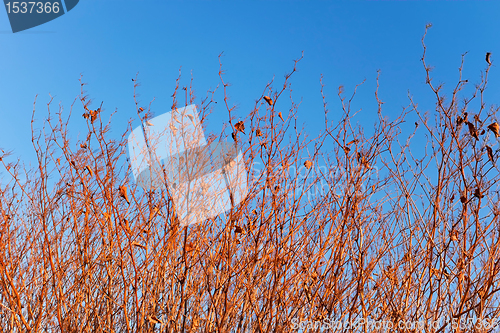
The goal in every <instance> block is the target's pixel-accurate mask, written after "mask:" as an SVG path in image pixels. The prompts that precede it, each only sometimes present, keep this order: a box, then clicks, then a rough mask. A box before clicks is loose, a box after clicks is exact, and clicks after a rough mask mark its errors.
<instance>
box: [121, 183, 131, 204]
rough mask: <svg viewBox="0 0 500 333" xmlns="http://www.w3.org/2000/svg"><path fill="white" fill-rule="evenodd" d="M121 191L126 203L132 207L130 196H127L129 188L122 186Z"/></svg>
mask: <svg viewBox="0 0 500 333" xmlns="http://www.w3.org/2000/svg"><path fill="white" fill-rule="evenodd" d="M119 190H120V196H121V197H122V198H123V199H125V201H126V202H127V203H128V204H129V205H130V201H129V200H128V195H127V187H126V186H125V185H122V186H120V187H119Z"/></svg>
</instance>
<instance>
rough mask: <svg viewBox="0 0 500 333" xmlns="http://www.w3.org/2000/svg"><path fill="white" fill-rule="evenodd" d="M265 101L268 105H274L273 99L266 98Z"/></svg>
mask: <svg viewBox="0 0 500 333" xmlns="http://www.w3.org/2000/svg"><path fill="white" fill-rule="evenodd" d="M264 100H265V101H266V102H267V104H269V105H273V104H274V103H273V100H272V99H271V97H269V96H264Z"/></svg>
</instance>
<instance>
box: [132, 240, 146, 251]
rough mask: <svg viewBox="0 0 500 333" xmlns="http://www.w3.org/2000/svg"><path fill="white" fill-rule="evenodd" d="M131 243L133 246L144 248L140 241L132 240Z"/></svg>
mask: <svg viewBox="0 0 500 333" xmlns="http://www.w3.org/2000/svg"><path fill="white" fill-rule="evenodd" d="M132 245H133V246H137V247H140V248H141V249H144V250H145V249H146V246H144V245H142V244H141V243H139V242H136V241H133V242H132Z"/></svg>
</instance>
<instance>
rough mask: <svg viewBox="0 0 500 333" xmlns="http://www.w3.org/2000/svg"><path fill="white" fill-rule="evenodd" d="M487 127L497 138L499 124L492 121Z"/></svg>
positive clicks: (499, 129) (499, 128) (499, 134)
mask: <svg viewBox="0 0 500 333" xmlns="http://www.w3.org/2000/svg"><path fill="white" fill-rule="evenodd" d="M488 129H489V130H490V131H492V132H493V133H494V134H495V137H496V138H498V137H499V136H500V132H499V131H500V126H498V123H497V122H494V123H492V124H491V125H489V126H488Z"/></svg>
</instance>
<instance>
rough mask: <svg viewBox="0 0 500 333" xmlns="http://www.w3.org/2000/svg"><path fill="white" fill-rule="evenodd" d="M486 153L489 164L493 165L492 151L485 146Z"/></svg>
mask: <svg viewBox="0 0 500 333" xmlns="http://www.w3.org/2000/svg"><path fill="white" fill-rule="evenodd" d="M486 152H487V153H488V158H489V159H490V161H491V163H495V162H494V161H493V149H491V147H490V146H488V145H487V146H486Z"/></svg>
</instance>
